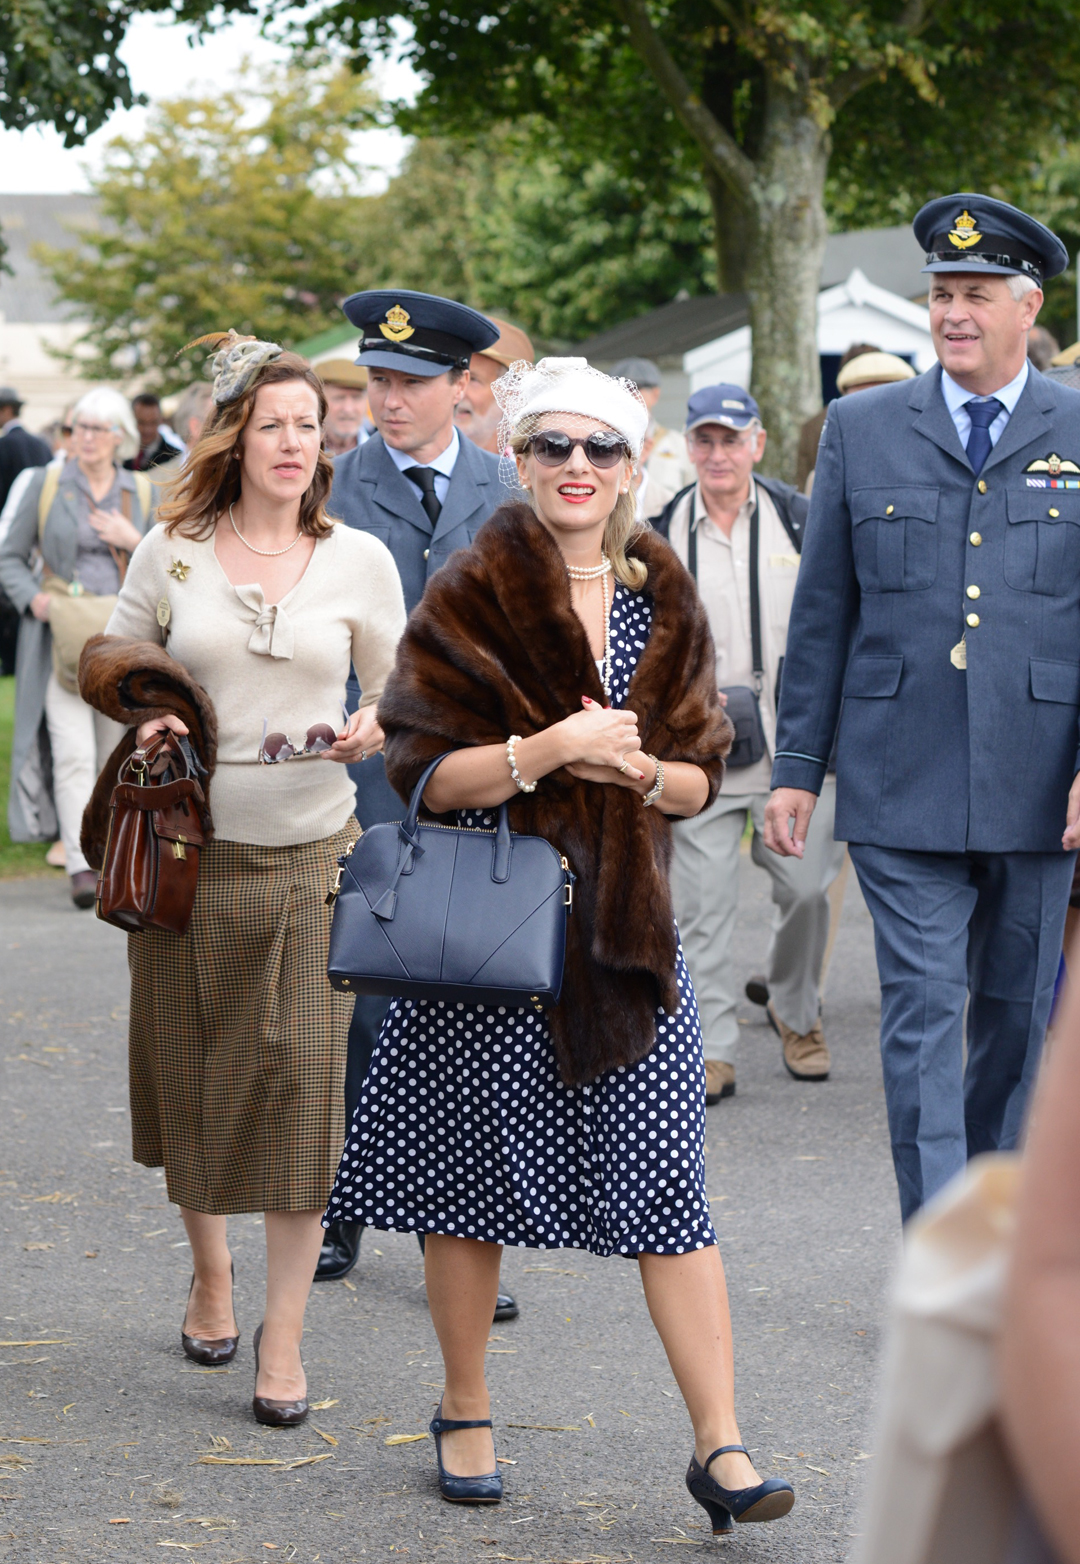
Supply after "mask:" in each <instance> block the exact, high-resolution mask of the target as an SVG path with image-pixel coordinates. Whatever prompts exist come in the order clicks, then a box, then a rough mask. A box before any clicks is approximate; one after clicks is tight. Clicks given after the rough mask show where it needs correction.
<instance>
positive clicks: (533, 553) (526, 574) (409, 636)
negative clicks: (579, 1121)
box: [379, 504, 731, 1085]
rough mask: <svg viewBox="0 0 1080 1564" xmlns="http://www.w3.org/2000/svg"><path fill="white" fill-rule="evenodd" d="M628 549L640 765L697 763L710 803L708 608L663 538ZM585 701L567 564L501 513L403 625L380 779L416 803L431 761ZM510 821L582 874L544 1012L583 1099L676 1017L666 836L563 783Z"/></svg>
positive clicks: (724, 724) (625, 808) (636, 814)
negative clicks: (635, 582)
mask: <svg viewBox="0 0 1080 1564" xmlns="http://www.w3.org/2000/svg"><path fill="white" fill-rule="evenodd" d="M633 553H634V554H635V555H636V557H637V558H639V559H641V560H642V561H643V562H644V564H645V565H646V566H647V568H648V572H649V579H648V582H647V583H646V586H645V592H646V593H647V594H649V595H650V596H651V598H652V630H651V633H650V635H649V639H648V642H647V644H646V646H645V650H644V651H643V652H642V654H641V659H640V661H639V663H638V665H637V669H636V671H635V673H634V676H633V678H632V680H631V682H630V691H629V696H628V699H627V702H626V704H627V707H628V708H629V709H630V710H631V711H633V712H635V713H636V714H637V718H638V727H639V731H640V733H641V737H642V748H643V749H644V750H645V751H646V753H650V754H655V755H657V756H659V757H660V759H661V760H684V761H689V762H691V763H692V764H694V765H697V766H700V767H701V768H702V770H703V771H705V773H706V774H707V776H708V778H709V799H708V802H709V803H712V801H713V799H714V798H715V796H716V793H717V790H718V788H719V786H720V781H721V778H722V776H723V772H724V764H723V757H724V756H725V755H726V754H727V752H728V750H729V748H730V746H731V724H730V723H729V722H728V720H727V718H726V717H725V716H724V713H723V710H722V709H721V706H720V703H719V700H718V698H717V693H716V663H715V654H714V651H713V644H712V637H711V636H710V634H709V626H708V621H707V620H706V617H705V611H704V609H703V608H702V606H701V600H700V598H699V597H698V595H697V590H696V588H695V586H694V583H693V581H692V580H691V578H690V576H689V574H688V572H687V571H686V570H685V569H684V568H683V566H682V564H681V563H680V562H679V560H678V558H677V557H676V555H675V553H674V552H673V550H672V549H671V548H670V546H669V545H668V544H667V543H666V542H665V541H664V540H663V539H662V538H659V537H657V536H656V535H655V534H654V533H651V532H646V533H644V534H643V535H642V536H641V537H640V538H639V539H638V540H637V541H636V542H635V543H634V545H633ZM583 695H589V696H591V697H592V699H593V700H595V701H598V702H600V703H602V702H603V699H604V695H603V689H602V686H601V684H600V679H599V676H598V674H597V671H596V664H595V662H594V661H593V656H592V651H591V650H590V647H589V642H588V637H587V636H586V634H585V630H584V628H583V626H582V624H581V621H580V620H579V619H578V617H577V615H576V613H575V612H574V609H573V606H572V603H571V600H570V583H569V580H568V577H567V574H566V566H565V563H564V561H563V557H562V555H561V553H560V552H559V550H558V547H557V546H556V544H555V542H554V540H553V539H552V537H551V536H550V534H549V533H548V532H547V531H546V530H545V528H544V527H543V526H542V524H541V523H540V522H539V521H538V520H537V518H536V516H535V515H534V514H533V512H532V510H531V509H530V507H529V506H527V505H513V504H510V505H504V506H502V507H500V509H499V510H497V511H496V512H495V514H494V515H493V516H492V517H491V518H490V520H488V521H487V522H486V523H485V524H484V526H483V527H481V529H480V531H479V532H478V533H477V535H476V538H475V539H474V541H473V545H472V547H471V548H469V549H462V550H461V551H460V552H459V553H457V554H454V555H453V556H452V557H451V558H450V559H449V560H448V561H447V563H446V565H445V566H444V567H443V568H442V569H441V570H440V571H439V572H438V573H437V574H436V575H435V576H433V577H432V579H431V581H430V582H429V583H428V586H427V590H426V591H425V593H424V597H423V599H422V600H421V602H420V603H419V604H418V606H417V607H416V608H415V609H414V610H413V613H412V615H411V616H410V619H409V623H408V626H407V628H406V630H405V634H404V636H403V637H402V640H401V642H400V645H399V647H398V655H397V663H396V666H395V668H394V671H393V673H392V674H391V676H390V680H389V683H388V684H387V686H386V689H385V691H384V693H383V697H382V700H381V701H380V702H379V720H380V722H381V723H382V725H383V728H384V729H385V731H386V737H387V742H386V769H387V775H388V776H389V778H390V781H391V783H392V785H393V786H394V787H395V788H396V789H397V791H398V792H399V793H400V794H401V795H402V797H404V798H408V797H409V794H410V792H411V790H412V788H413V787H414V786H415V785H416V782H417V780H418V778H419V776H420V773H421V771H422V770H423V768H424V766H425V765H426V764H427V763H428V761H430V760H432V759H433V758H434V757H435V756H436V755H438V754H440V753H442V752H444V751H446V750H448V749H460V748H462V747H464V746H469V745H479V744H503V743H505V742H506V739H507V737H508V735H509V734H511V733H520V734H521V735H522V736H523V737H527V736H528V735H529V734H532V733H537V732H539V731H540V730H541V729H543V728H547V727H550V726H551V725H552V724H553V723H556V722H560V721H561V720H562V719H563V718H564V717H568V716H570V715H571V714H572V713H574V712H578V711H580V710H581V697H582V696H583ZM510 823H511V827H512V828H513V829H514V830H516V831H520V832H524V833H528V834H532V835H536V836H543V837H545V838H546V839H547V840H548V841H549V842H551V843H552V845H553V846H555V847H556V848H557V849H558V850H559V852H561V853H564V854H565V855H566V857H567V858H568V859H569V861H570V867H571V868H572V870H573V871H574V873H575V874H576V875H577V884H576V886H575V891H574V910H573V913H572V914H571V916H570V918H569V921H568V926H567V951H566V967H565V972H564V978H563V989H562V997H561V999H560V1001H559V1004H558V1005H557V1006H556V1007H555V1008H554V1010H551V1011H549V1012H548V1014H549V1017H550V1022H551V1034H552V1039H553V1042H554V1047H555V1055H556V1059H557V1062H558V1066H559V1070H560V1073H561V1075H562V1078H563V1080H564V1081H565V1082H566V1083H567V1085H580V1084H581V1083H583V1082H586V1081H592V1080H595V1079H596V1077H597V1076H599V1075H601V1074H603V1072H604V1071H605V1070H611V1069H614V1068H616V1067H618V1066H620V1065H629V1064H634V1063H636V1062H637V1061H638V1060H639V1059H642V1058H644V1056H645V1055H646V1054H647V1053H649V1052H650V1050H651V1049H652V1047H653V1045H654V1042H655V1036H656V1011H657V1007H662V1008H663V1009H664V1010H666V1011H667V1012H668V1014H669V1015H670V1014H672V1013H673V1012H674V1011H675V1010H676V1009H677V1008H678V1003H679V996H678V988H677V986H676V981H675V954H676V939H675V924H674V918H673V915H672V909H671V893H670V890H669V887H668V865H669V862H670V857H671V826H670V825H669V823H668V821H667V819H666V817H665V816H664V815H662V814H661V813H660V811H659V810H658V809H645V808H643V806H642V802H641V798H640V796H639V795H638V794H637V793H634V792H631V791H630V790H629V789H627V788H622V787H616V786H609V785H604V784H598V783H593V782H583V781H579V780H578V779H577V778H575V777H572V776H571V775H570V773H569V772H568V771H566V770H563V769H560V770H558V771H555V772H552V773H551V774H550V775H549V776H547V777H544V778H543V780H542V781H541V783H540V785H539V787H538V788H537V790H536V792H535V793H531V794H520V795H518V796H517V797H515V798H514V799H512V800H511V802H510Z"/></svg>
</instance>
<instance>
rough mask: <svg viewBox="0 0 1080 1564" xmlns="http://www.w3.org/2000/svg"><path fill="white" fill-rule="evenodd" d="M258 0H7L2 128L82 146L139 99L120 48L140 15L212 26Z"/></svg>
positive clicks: (1, 59) (0, 31) (1, 28)
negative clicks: (41, 129)
mask: <svg viewBox="0 0 1080 1564" xmlns="http://www.w3.org/2000/svg"><path fill="white" fill-rule="evenodd" d="M254 10H255V5H254V4H253V3H252V0H179V3H173V0H7V3H6V4H5V5H4V6H3V7H2V8H0V124H3V125H6V126H9V127H10V128H12V129H14V130H25V129H26V128H27V126H29V125H54V126H55V127H56V129H57V130H58V131H60V133H61V135H62V136H63V138H64V145H65V146H68V147H77V146H79V145H80V143H81V142H83V141H85V140H86V138H87V136H89V135H90V134H91V132H92V131H95V130H97V129H98V128H99V126H101V125H103V124H104V123H105V121H106V120H107V119H108V117H109V115H110V114H111V113H112V111H113V109H115V108H130V107H131V105H132V104H133V103H135V102H136V101H139V102H141V101H143V100H142V99H138V100H137V99H136V96H135V94H134V92H133V91H132V87H131V82H130V80H129V78H128V73H127V67H126V66H125V65H124V63H123V61H122V60H121V59H120V56H119V52H118V51H119V49H120V45H121V44H122V43H123V41H124V34H125V32H126V31H127V28H128V25H129V23H130V22H131V19H132V17H133V16H134V15H135V14H136V13H137V12H140V11H148V12H168V13H170V14H171V15H173V16H175V17H178V18H179V19H181V20H184V21H190V22H194V23H195V24H196V26H200V27H205V26H206V25H207V23H208V22H209V21H210V20H211V19H212V18H213V17H214V16H215V15H216V16H220V15H222V14H223V13H225V12H230V11H232V12H240V11H247V12H253V11H254Z"/></svg>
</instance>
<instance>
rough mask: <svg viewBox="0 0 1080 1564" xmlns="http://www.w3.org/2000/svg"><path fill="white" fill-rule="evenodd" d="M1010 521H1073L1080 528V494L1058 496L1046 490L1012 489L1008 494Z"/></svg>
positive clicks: (1051, 522)
mask: <svg viewBox="0 0 1080 1564" xmlns="http://www.w3.org/2000/svg"><path fill="white" fill-rule="evenodd" d="M1006 504H1007V508H1008V512H1009V520H1010V521H1045V522H1046V523H1047V524H1048V525H1050V526H1053V524H1054V522H1058V521H1071V522H1072V523H1073V525H1074V526H1077V527H1080V494H1058V493H1056V492H1055V491H1053V490H1050V491H1049V492H1048V491H1047V490H1046V489H1023V490H1021V491H1019V492H1017V491H1016V490H1015V489H1010V490H1009V491H1008V492H1007V494H1006Z"/></svg>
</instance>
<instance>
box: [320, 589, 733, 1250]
mask: <svg viewBox="0 0 1080 1564" xmlns="http://www.w3.org/2000/svg"><path fill="white" fill-rule="evenodd" d="M650 609H651V604H650V601H649V599H648V598H647V597H645V596H644V595H642V594H639V593H634V592H630V591H629V590H628V589H627V588H626V587H623V586H619V587H618V588H617V590H616V593H615V598H614V602H613V605H612V618H611V639H612V668H613V675H612V685H613V688H612V702H613V704H614V705H622V704H623V703H624V702H625V698H626V692H627V688H628V686H629V683H630V679H631V676H632V674H633V671H634V668H635V667H636V666H637V661H638V658H639V657H640V655H641V652H642V650H643V648H644V646H645V642H646V640H647V638H648V634H649V626H650V620H651V612H650ZM460 818H461V823H462V824H463V825H474V824H476V825H478V824H482V823H490V822H489V821H488V819H487V817H485V816H484V815H483V814H482V813H481V812H477V811H473V812H469V811H462V813H461V816H460ZM677 978H678V985H679V993H680V996H681V1004H680V1006H679V1009H678V1011H677V1012H676V1014H675V1015H674V1016H667V1015H665V1014H664V1012H663V1011H662V1010H660V1011H658V1012H657V1025H656V1044H655V1046H654V1048H653V1050H652V1052H651V1053H650V1054H648V1056H647V1057H646V1058H644V1059H642V1060H641V1061H639V1063H638V1064H636V1065H631V1066H626V1067H624V1068H622V1069H618V1070H611V1071H609V1072H608V1073H607V1074H605V1075H603V1076H601V1077H600V1078H599V1080H597V1081H594V1082H591V1083H590V1084H589V1085H587V1086H573V1087H571V1086H566V1085H564V1084H563V1082H562V1081H561V1080H560V1078H559V1075H558V1072H557V1070H556V1067H555V1059H554V1055H553V1052H552V1047H551V1039H550V1036H549V1033H548V1028H547V1022H546V1019H545V1017H544V1016H543V1015H542V1014H538V1013H537V1012H536V1011H534V1010H532V1009H511V1008H507V1007H504V1006H498V1007H495V1006H469V1005H466V1004H457V1003H453V1002H438V1003H430V1002H425V1003H419V1002H417V1001H414V1000H406V999H397V1000H395V1001H394V1002H393V1003H392V1004H391V1006H390V1009H389V1011H388V1013H387V1016H386V1020H385V1022H384V1023H383V1028H382V1032H381V1034H380V1037H379V1042H378V1045H377V1047H376V1049H375V1053H374V1056H373V1058H372V1061H371V1068H370V1070H369V1072H368V1077H367V1080H366V1081H365V1083H364V1090H363V1092H362V1094H361V1097H360V1101H359V1103H358V1104H357V1108H356V1114H355V1117H354V1119H353V1124H352V1128H351V1129H350V1131H349V1134H348V1136H347V1138H346V1144H345V1150H344V1152H343V1154H342V1158H341V1165H340V1167H339V1169H338V1175H337V1180H336V1183H335V1185H334V1191H333V1194H332V1195H331V1197H330V1204H329V1206H328V1208H327V1213H326V1218H325V1220H326V1221H327V1222H331V1221H336V1220H341V1219H344V1220H346V1221H358V1222H365V1223H367V1225H368V1226H370V1227H378V1228H389V1229H393V1230H395V1231H405V1232H412V1231H417V1232H428V1233H450V1234H453V1235H455V1236H458V1237H462V1238H479V1239H484V1240H486V1241H487V1242H489V1243H502V1244H512V1245H515V1246H519V1247H523V1248H535V1249H549V1248H550V1249H558V1248H570V1249H589V1250H591V1251H592V1252H593V1253H594V1254H601V1255H607V1254H622V1255H635V1254H640V1253H642V1252H647V1253H652V1254H685V1253H687V1252H688V1251H689V1250H692V1249H702V1248H705V1247H707V1246H708V1245H710V1244H713V1243H715V1242H716V1237H715V1234H714V1232H713V1227H712V1222H711V1220H710V1217H709V1206H708V1200H707V1198H706V1195H705V1169H704V1136H705V1073H704V1065H703V1063H702V1051H701V1029H700V1024H699V1021H698V1012H697V1003H696V1000H695V998H694V990H693V986H692V984H691V982H690V974H689V972H688V971H687V969H686V964H685V962H684V960H683V955H682V950H681V948H680V950H679V952H678V957H677Z"/></svg>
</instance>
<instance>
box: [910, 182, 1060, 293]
mask: <svg viewBox="0 0 1080 1564" xmlns="http://www.w3.org/2000/svg"><path fill="white" fill-rule="evenodd" d="M912 226H913V227H914V229H915V237H916V239H917V240H918V241H919V243H920V244H921V245H922V247H923V249H924V250H925V252H926V265H925V266H924V267H923V271H924V272H976V271H986V272H998V273H1004V274H1007V275H1008V274H1016V273H1018V274H1020V275H1021V276H1024V277H1030V278H1031V279H1032V281H1033V282H1036V283H1038V285H1039V287H1040V288H1041V287H1042V285H1043V282H1044V281H1045V279H1046V278H1047V277H1056V276H1057V275H1058V273H1059V272H1063V271H1064V270H1065V268H1066V266H1068V264H1069V252H1068V250H1066V248H1065V246H1064V245H1063V244H1062V242H1061V240H1060V239H1059V238H1058V236H1057V234H1055V233H1051V231H1050V229H1049V228H1047V227H1045V226H1044V224H1042V223H1040V222H1038V221H1037V220H1036V219H1035V218H1034V217H1029V216H1028V214H1027V213H1026V212H1021V211H1020V209H1019V208H1018V207H1015V206H1010V205H1009V204H1008V202H1007V201H995V200H994V198H993V197H992V196H981V195H975V194H974V193H973V192H971V191H961V192H960V193H959V194H958V195H948V196H938V198H937V199H936V200H934V201H928V202H927V203H926V205H925V206H924V207H923V208H922V210H921V211H920V212H918V213H917V214H916V217H915V221H914V223H913V225H912Z"/></svg>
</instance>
